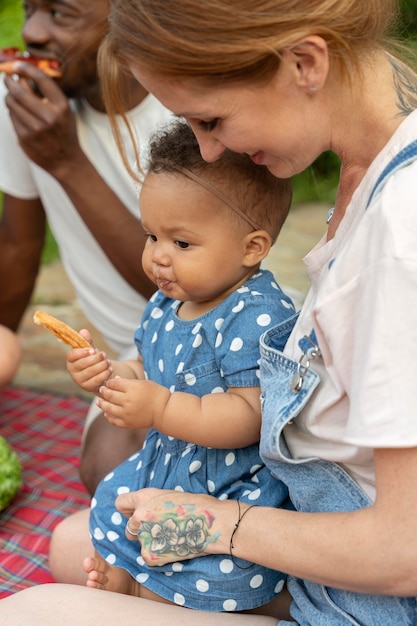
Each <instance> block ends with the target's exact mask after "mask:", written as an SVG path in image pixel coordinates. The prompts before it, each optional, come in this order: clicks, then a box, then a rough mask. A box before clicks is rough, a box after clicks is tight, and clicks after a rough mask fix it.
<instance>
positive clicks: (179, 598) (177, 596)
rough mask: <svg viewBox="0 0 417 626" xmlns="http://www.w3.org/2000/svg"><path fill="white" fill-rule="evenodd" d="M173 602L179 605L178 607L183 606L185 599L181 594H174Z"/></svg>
mask: <svg viewBox="0 0 417 626" xmlns="http://www.w3.org/2000/svg"><path fill="white" fill-rule="evenodd" d="M174 602H175V604H179V605H180V606H184V604H185V598H184V596H183V595H182V594H181V593H175V594H174Z"/></svg>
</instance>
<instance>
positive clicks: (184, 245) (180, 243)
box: [176, 240, 190, 250]
mask: <svg viewBox="0 0 417 626" xmlns="http://www.w3.org/2000/svg"><path fill="white" fill-rule="evenodd" d="M176 244H177V246H178V247H179V248H181V250H185V249H186V248H188V246H189V245H190V244H189V243H188V242H187V241H178V240H177V242H176Z"/></svg>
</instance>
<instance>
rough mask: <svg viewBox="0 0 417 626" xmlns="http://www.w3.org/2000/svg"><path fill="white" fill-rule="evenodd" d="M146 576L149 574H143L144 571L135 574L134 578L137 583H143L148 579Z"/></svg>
mask: <svg viewBox="0 0 417 626" xmlns="http://www.w3.org/2000/svg"><path fill="white" fill-rule="evenodd" d="M148 578H149V574H144V573H141V574H138V575H137V576H136V580H137V581H138V583H144V582H146V581H147V580H148Z"/></svg>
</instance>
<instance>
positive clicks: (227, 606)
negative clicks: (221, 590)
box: [223, 598, 237, 611]
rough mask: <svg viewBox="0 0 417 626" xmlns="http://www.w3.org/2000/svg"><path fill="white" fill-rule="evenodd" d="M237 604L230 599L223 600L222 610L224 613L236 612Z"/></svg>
mask: <svg viewBox="0 0 417 626" xmlns="http://www.w3.org/2000/svg"><path fill="white" fill-rule="evenodd" d="M236 607H237V602H236V600H233V599H232V598H230V600H225V601H224V602H223V608H224V610H225V611H236Z"/></svg>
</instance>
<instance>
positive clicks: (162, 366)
mask: <svg viewBox="0 0 417 626" xmlns="http://www.w3.org/2000/svg"><path fill="white" fill-rule="evenodd" d="M158 369H159V371H160V372H163V371H164V359H159V361H158Z"/></svg>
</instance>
